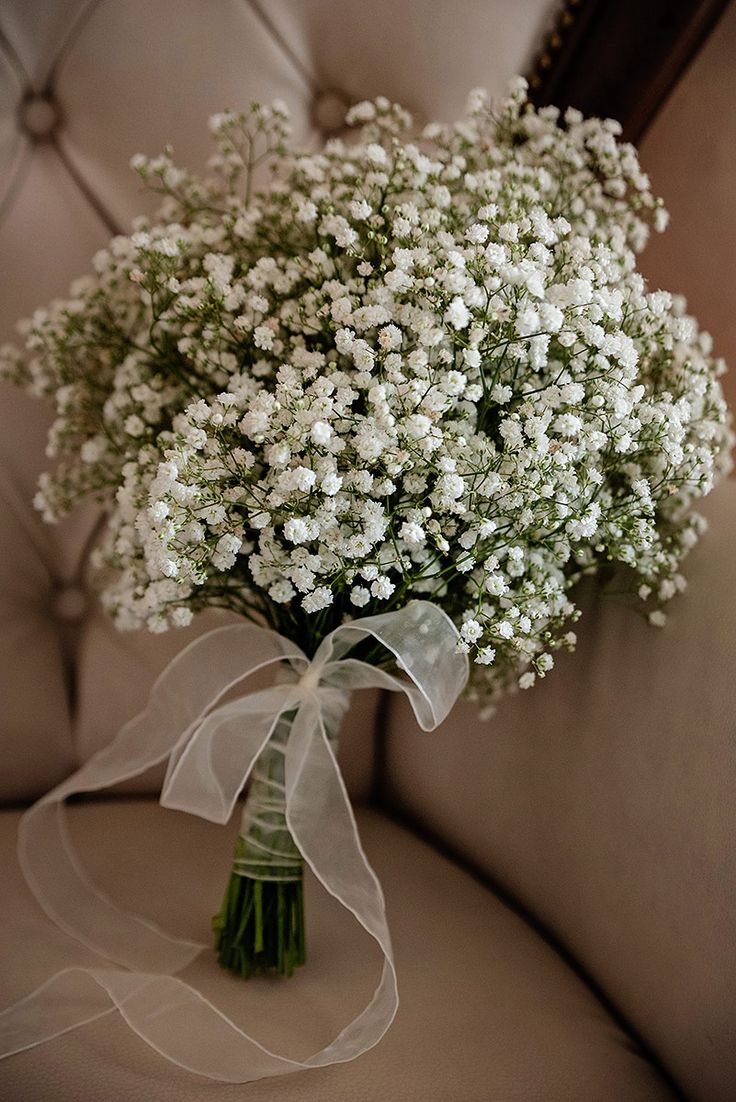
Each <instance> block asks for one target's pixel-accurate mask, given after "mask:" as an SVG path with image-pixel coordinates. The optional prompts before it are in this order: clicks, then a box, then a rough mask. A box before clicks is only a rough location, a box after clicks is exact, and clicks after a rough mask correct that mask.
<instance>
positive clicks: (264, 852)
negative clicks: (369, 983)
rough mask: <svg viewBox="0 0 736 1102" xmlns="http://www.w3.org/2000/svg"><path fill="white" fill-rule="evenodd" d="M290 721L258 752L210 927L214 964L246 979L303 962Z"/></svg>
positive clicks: (285, 971)
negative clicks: (288, 786) (291, 819)
mask: <svg viewBox="0 0 736 1102" xmlns="http://www.w3.org/2000/svg"><path fill="white" fill-rule="evenodd" d="M293 718H294V713H293V712H292V713H290V714H288V715H283V716H281V718H280V720H279V722H278V723H277V725H276V728H275V730H274V732H273V735H272V736H271V739H270V740H269V742H268V744H267V745H266V746H265V747H264V749H263V750H262V751H261V754H260V756H259V758H258V761H257V762H256V766H255V769H254V771H253V781H252V784H251V788H250V791H249V793H248V797H247V799H246V802H245V806H244V809H243V826H242V828H241V835H240V837H239V838H238V840H237V842H236V845H235V857H234V866H233V871H232V873H231V876H230V880H229V881H228V885H227V889H226V891H225V898H224V899H223V902H222V907H221V908H220V911H219V913H218V914H217V915H216V916H215V918H214V919H213V920H212V927H213V930H214V933H215V948H216V949H217V954H218V958H219V960H220V963H221V964H222V965H223V966H224V967H226V968H230V969H231V970H232V971H234V972H237V973H238V975H240V976H242V977H243V978H244V979H248V978H249V977H250V976H252V975H255V974H257V973H263V972H266V973H269V972H270V973H273V972H275V973H276V974H278V975H280V976H291V975H292V974H293V972H294V969H295V968H297V967H298V966H299V965H301V964H304V961H305V959H306V946H305V923H304V886H303V879H302V877H303V862H302V859H301V855H300V853H299V851H298V850H297V848H296V845H295V844H294V840H293V838H292V837H291V834H290V832H289V829H288V827H287V825H286V805H285V798H284V773H285V771H284V762H285V758H284V753H285V749H286V743H287V741H288V737H289V731H290V729H291V722H292V720H293Z"/></svg>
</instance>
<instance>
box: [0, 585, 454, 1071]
mask: <svg viewBox="0 0 736 1102" xmlns="http://www.w3.org/2000/svg"><path fill="white" fill-rule="evenodd" d="M369 637H370V638H373V639H374V640H375V642H376V643H378V644H380V645H381V646H382V647H384V648H386V649H387V650H388V651H390V652H391V653H392V654H393V655H394V657H395V659H396V664H397V666H398V667H399V669H400V670H401V671H403V675H402V676H396V675H394V674H391V673H388V672H387V671H385V670H382V669H378V668H377V667H375V666H372V665H369V664H368V663H366V662H363V661H360V660H358V659H355V658H351V657H346V655H348V654H349V652H350V650H352V648H353V647H354V646H355V645H356V643H358V642H360V641H361V640H364V639H367V638H369ZM456 643H457V632H456V629H455V627H454V625H453V624H452V622H451V621H450V620H449V618H448V617H447V616H446V615H445V613H444V612H442V611H441V610H440V609H439V608H437V607H436V606H435V605H432V604H430V603H429V602H426V601H415V602H412V603H411V604H409V605H407V606H406V607H405V608H404V609H401V610H399V611H398V612H392V613H386V614H384V615H380V616H373V617H366V618H364V619H362V620H358V621H354V622H351V623H348V624H344V625H342V626H341V627H338V628H337V629H336V630H335V631H333V632H332V633H331V634H330V635H329V636H328V637H327V638H326V639H325V640H324V641H323V642H322V644H321V645H320V647H319V648H318V650H317V653H316V654H315V656H314V658H313V660H312V661H311V662H310V661H309V659H308V658H307V656H306V655H305V654H304V653H303V652H302V651H301V650H300V649H299V648H298V647H297V646H296V645H295V644H294V643H292V642H291V641H289V640H287V639H284V638H283V637H282V636H279V635H278V634H277V633H276V632H274V631H269V630H268V629H265V628H260V627H257V626H255V625H253V624H248V623H242V624H235V625H232V626H229V627H224V628H219V629H217V630H215V631H213V632H210V633H209V634H208V635H205V636H202V637H201V638H200V639H197V640H195V642H194V643H191V644H190V645H189V646H188V647H187V648H186V649H185V650H184V651H182V653H181V654H180V655H179V656H178V657H177V658H175V659H174V661H173V662H172V663H171V664H170V665H169V666H168V667H167V669H166V670H165V671H164V672H163V674H162V675H161V677H160V678H159V679H158V681H157V682H156V684H155V685H154V687H153V689H152V692H151V696H150V699H149V703H148V705H147V707H146V709H145V710H144V711H143V712H142V713H141V714H140V715H139V716H137V717H136V718H135V719H133V720H131V722H130V723H128V724H126V725H125V726H124V727H123V728H122V730H121V731H120V732H119V734H118V736H117V737H116V738H115V739H114V740H113V742H112V743H111V744H110V746H109V747H106V748H105V749H104V750H102V751H100V752H99V753H98V754H96V755H95V756H94V757H93V758H91V759H90V761H89V762H88V763H87V764H86V765H84V766H83V767H82V768H81V769H80V770H78V771H77V773H75V774H74V775H73V776H72V777H70V778H68V779H67V780H66V781H64V782H63V784H61V785H59V786H58V787H57V788H56V789H54V790H53V791H52V792H50V793H49V794H48V795H46V796H44V797H43V798H42V799H41V800H39V802H38V803H37V804H35V805H34V806H33V807H32V808H31V809H30V810H29V811H28V812H26V814H25V815H24V817H23V819H22V821H21V827H20V831H19V846H18V849H19V859H20V863H21V867H22V869H23V872H24V874H25V876H26V879H27V881H28V883H29V886H30V887H31V890H32V891H33V893H34V895H35V896H36V899H37V900H38V902H39V904H40V905H41V906H42V907H43V909H44V910H45V911H46V913H47V914H48V915H49V917H50V918H51V919H52V920H53V921H54V922H56V924H57V925H58V926H60V927H61V928H62V929H64V930H66V932H67V933H69V934H71V935H72V936H73V937H75V938H77V939H78V940H79V941H81V942H82V943H83V944H85V945H86V946H87V947H88V948H91V949H93V950H94V951H95V952H97V953H99V954H101V955H102V956H103V957H105V958H106V959H107V960H108V961H115V962H117V963H118V964H122V965H123V966H124V967H125V968H127V969H129V971H119V970H118V971H116V970H114V969H109V968H99V969H85V968H68V969H65V970H64V971H63V972H60V973H58V974H57V975H56V976H54V977H52V978H51V979H50V980H49V981H47V983H45V984H44V985H42V987H40V988H38V989H37V990H36V991H34V992H33V993H32V994H31V995H29V996H28V997H27V998H26V999H23V1000H21V1002H19V1003H16V1004H15V1005H14V1006H11V1007H9V1008H8V1009H7V1010H6V1011H4V1012H3V1013H2V1014H0V1057H2V1056H9V1055H11V1054H12V1053H14V1052H19V1051H22V1050H23V1049H25V1048H29V1047H32V1046H33V1045H37V1044H40V1043H42V1042H43V1041H46V1040H50V1039H51V1038H52V1037H55V1036H58V1035H59V1033H62V1032H66V1031H67V1030H69V1029H71V1028H75V1027H76V1026H78V1025H82V1024H84V1023H85V1022H87V1021H91V1020H93V1019H94V1018H97V1017H100V1016H102V1015H104V1014H106V1013H108V1012H109V1011H110V1009H112V1007H116V1008H117V1009H118V1010H119V1011H120V1013H121V1014H122V1016H123V1017H124V1019H125V1021H126V1022H127V1023H128V1025H129V1026H130V1027H131V1029H133V1030H134V1031H135V1032H136V1033H137V1034H138V1035H139V1036H140V1037H141V1038H142V1039H143V1040H144V1041H146V1043H147V1044H149V1045H150V1046H151V1047H152V1048H154V1049H155V1050H156V1051H157V1052H159V1053H160V1054H161V1055H163V1056H165V1057H166V1058H167V1059H168V1060H170V1061H172V1062H173V1063H175V1064H177V1065H179V1066H180V1067H184V1068H187V1069H189V1070H191V1071H195V1072H197V1073H198V1074H200V1075H204V1076H207V1077H209V1078H211V1079H216V1080H222V1081H226V1082H238V1083H245V1082H249V1081H251V1080H254V1079H259V1078H263V1077H264V1076H271V1075H279V1074H283V1073H285V1072H289V1071H296V1070H298V1069H300V1068H308V1067H318V1066H325V1065H327V1064H331V1063H339V1062H343V1061H346V1060H352V1059H354V1058H355V1057H356V1056H359V1055H361V1053H363V1052H366V1051H367V1050H368V1049H369V1048H372V1047H373V1045H375V1044H377V1042H378V1041H379V1040H380V1039H381V1037H383V1035H384V1034H385V1032H386V1030H387V1029H388V1028H389V1026H390V1025H391V1022H392V1021H393V1018H394V1015H395V1013H396V1009H397V1007H398V993H397V985H396V971H395V967H394V961H393V952H392V948H391V938H390V934H389V930H388V925H387V922H386V914H385V906H384V899H383V893H382V891H381V887H380V884H379V882H378V879H377V877H376V875H375V873H374V872H373V870H372V868H371V867H370V864H369V863H368V860H367V858H366V856H365V853H364V852H363V849H362V846H361V844H360V839H359V836H358V831H357V827H356V823H355V818H354V816H353V811H352V807H351V805H350V799H349V797H348V794H347V790H346V788H345V783H344V781H343V778H342V775H341V773H340V769H339V766H338V763H337V759H336V757H335V750H334V747H333V746H332V744H331V741H330V738H329V737H328V730H330V729H336V727H337V723H338V722H339V719H340V717H341V715H342V712H343V711H344V710H345V707H346V706H347V701H348V694H349V692H350V691H351V690H352V689H354V688H367V687H379V688H383V689H389V690H391V691H394V692H403V693H405V695H406V696H407V697H408V698H409V700H410V702H411V705H412V708H413V709H414V712H415V714H416V716H417V720H418V722H419V724H420V726H422V727H423V728H424V729H425V730H430V729H432V728H433V727H435V726H436V725H437V724H438V723H440V722H441V721H442V719H444V717H445V716H446V715H447V714H448V712H449V710H450V708H451V707H452V705H453V703H454V701H455V699H456V698H457V696H458V695H459V693H460V691H461V690H462V688H463V686H464V684H465V681H466V680H467V659H466V657H465V655H462V654H460V653H458V651H457V648H456ZM284 664H286V666H287V669H288V670H289V671H290V675H289V679H288V680H287V681H286V682H285V683H281V684H277V685H275V686H273V687H272V688H270V689H265V690H261V691H258V692H254V693H250V694H246V695H243V696H240V697H237V698H236V699H234V700H229V701H227V702H226V703H224V704H221V703H220V701H221V700H222V699H223V697H225V696H226V695H227V694H228V693H229V692H231V690H232V689H233V688H234V687H235V686H236V685H237V684H238V683H239V682H241V681H243V680H244V679H246V678H248V677H250V676H252V675H253V674H255V673H256V672H257V671H259V670H261V669H264V668H266V667H268V666H270V665H274V666H275V665H279V666H281V667H283V666H284ZM286 712H289V713H291V712H293V713H294V715H293V719H292V722H291V730H290V734H289V738H288V741H287V743H286V748H285V766H286V768H285V776H286V792H285V800H286V820H287V823H288V826H289V830H290V832H291V834H292V836H293V839H294V842H295V843H296V846H297V847H298V849H299V852H300V853H301V854H302V856H303V858H304V860H305V861H306V862H307V864H308V865H309V867H310V868H311V869H312V871H313V873H314V874H315V876H316V877H317V879H318V880H319V881H320V883H321V884H322V885H323V886H324V887H325V889H326V890H327V891H328V892H330V894H332V895H333V896H335V898H336V899H338V900H339V901H340V903H341V904H342V905H343V906H344V907H345V908H346V909H347V910H349V911H350V912H351V913H352V914H353V915H354V916H355V918H356V919H357V920H358V922H359V923H360V924H361V925H362V926H363V928H364V929H365V930H366V931H367V933H369V934H370V935H371V937H373V938H374V939H375V940H376V941H377V943H378V944H379V946H380V948H381V951H382V953H383V958H384V963H383V970H382V975H381V979H380V982H379V984H378V987H377V988H376V991H375V993H374V995H373V998H372V999H371V1001H370V1003H369V1004H368V1005H367V1006H366V1007H365V1009H364V1010H363V1011H362V1012H361V1013H360V1014H359V1015H358V1017H357V1018H355V1019H354V1020H353V1021H352V1022H351V1023H350V1024H349V1025H347V1026H346V1027H345V1029H343V1030H342V1032H341V1033H340V1034H339V1036H338V1037H336V1038H335V1040H334V1041H332V1043H331V1044H329V1045H327V1047H326V1048H324V1049H322V1050H321V1051H320V1052H318V1053H316V1054H315V1055H314V1056H312V1057H310V1058H309V1059H308V1060H305V1061H296V1060H291V1059H289V1058H288V1057H284V1056H279V1055H277V1054H275V1053H272V1052H270V1051H269V1050H268V1049H267V1048H265V1047H264V1046H263V1045H261V1044H259V1043H258V1042H257V1041H255V1040H254V1039H253V1038H252V1037H250V1036H249V1035H248V1034H247V1033H245V1032H244V1031H243V1030H241V1029H239V1028H238V1027H237V1026H236V1025H235V1024H234V1023H233V1022H231V1021H230V1020H229V1019H228V1018H226V1017H225V1016H224V1015H223V1014H221V1013H220V1011H218V1010H217V1009H216V1007H214V1006H213V1005H212V1004H211V1003H210V1002H209V1001H208V1000H207V999H205V998H204V996H202V995H201V994H200V993H199V992H198V991H196V990H194V989H193V988H192V987H190V986H189V985H188V984H186V983H184V982H183V981H182V980H180V979H178V978H177V977H176V976H175V975H174V973H176V972H178V971H180V970H181V969H182V968H184V967H185V966H186V965H187V964H189V963H190V962H191V961H192V960H193V959H194V958H195V957H196V956H197V955H198V954H199V953H200V952H201V951H202V949H204V948H205V947H204V946H203V945H200V944H198V943H196V942H191V941H186V940H182V939H178V938H172V937H171V936H170V935H168V934H166V933H164V931H162V930H160V929H159V928H158V927H156V926H155V925H154V924H153V923H151V922H149V921H148V920H147V919H145V918H143V917H141V916H139V915H133V914H130V913H128V912H126V911H124V910H122V909H121V908H119V907H118V906H117V905H116V904H115V903H114V902H113V901H112V900H110V899H108V898H107V897H106V896H105V895H104V894H103V893H101V892H100V891H99V890H98V889H96V888H95V887H94V885H92V884H91V883H90V881H89V880H88V879H87V877H86V875H85V874H84V872H83V870H82V869H81V867H80V865H79V862H78V859H77V857H76V855H75V853H74V851H73V849H72V847H71V843H70V840H69V838H68V835H67V832H66V830H65V828H64V822H63V818H62V812H63V801H64V800H65V798H66V797H67V796H70V795H72V794H74V793H78V792H89V791H97V790H99V789H102V788H106V787H109V786H111V785H114V784H118V783H120V782H121V781H123V780H126V779H128V778H129V777H132V776H136V775H137V774H139V773H142V772H143V771H145V770H146V769H148V768H150V767H151V766H152V765H155V764H157V763H158V762H160V761H162V760H164V759H168V768H167V773H166V779H165V781H164V785H163V789H162V794H161V803H162V805H163V806H165V807H169V808H177V809H178V810H181V811H187V812H189V813H191V814H194V815H199V816H201V817H203V818H205V819H210V820H212V821H214V822H218V823H224V822H226V821H227V819H228V818H229V817H230V814H231V812H232V810H233V807H234V805H235V802H236V800H237V798H238V795H239V794H240V792H241V790H242V788H243V786H244V785H245V783H246V781H247V779H248V776H249V774H250V772H251V770H252V769H253V766H254V763H255V762H256V760H257V758H258V756H259V754H260V753H261V751H262V750H263V748H264V747H265V745H266V744H267V743H268V741H269V739H270V738H271V735H272V733H273V731H274V729H275V726H276V724H277V723H278V721H279V718H280V717H281V716H282V715H283V714H284V713H286ZM111 1002H112V1007H111V1005H110V1003H111ZM213 1054H216V1058H215V1057H213Z"/></svg>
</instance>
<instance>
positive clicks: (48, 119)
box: [18, 92, 61, 142]
mask: <svg viewBox="0 0 736 1102" xmlns="http://www.w3.org/2000/svg"><path fill="white" fill-rule="evenodd" d="M18 122H19V124H20V128H21V130H23V131H24V132H25V133H26V134H27V135H28V137H29V138H31V139H32V140H33V141H34V142H47V141H49V140H50V139H51V138H52V136H53V134H54V132H55V131H56V130H57V129H58V127H59V123H60V122H61V109H60V108H59V105H58V103H57V102H56V100H55V99H54V98H53V96H52V95H50V94H49V93H37V92H30V93H29V94H28V95H26V96H25V97H24V99H22V100H21V102H20V107H19V108H18Z"/></svg>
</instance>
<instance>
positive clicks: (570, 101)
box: [529, 0, 736, 142]
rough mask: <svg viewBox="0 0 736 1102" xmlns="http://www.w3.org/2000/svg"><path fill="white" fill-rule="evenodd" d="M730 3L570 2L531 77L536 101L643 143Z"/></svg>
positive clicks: (713, 0)
mask: <svg viewBox="0 0 736 1102" xmlns="http://www.w3.org/2000/svg"><path fill="white" fill-rule="evenodd" d="M729 2H730V0H567V2H566V3H565V4H564V6H563V7H562V8H561V11H560V14H559V16H558V18H557V23H556V25H555V27H554V29H553V30H552V32H551V33H550V34H549V35H548V36H547V39H546V42H545V45H544V47H543V49H542V50H541V52H540V54H539V56H538V57H537V59H536V62H535V64H534V66H533V69H532V72H531V73H530V75H529V82H530V95H531V98H532V101H533V102H534V103H536V104H537V105H538V106H541V105H542V104H548V103H552V104H555V105H556V106H557V107H562V108H564V107H568V106H572V107H578V108H579V109H580V110H581V111H582V112H583V113H584V114H585V115H597V116H602V117H608V118H614V119H618V120H619V122H620V123H621V124H622V126H623V129H624V137H625V138H626V140H628V141H632V142H638V141H639V140H640V139H641V137H642V135H643V134H644V132H645V130H646V129H647V127H648V126H649V124H650V123H651V122H652V120H653V118H654V116H655V115H656V114H657V112H658V111H659V109H660V108H661V106H662V105H663V103H664V102H665V100H666V99H667V97H668V95H669V94H670V92H671V91H672V89H673V87H674V86H675V84H676V83H677V81H678V80H679V79H680V77H681V76H682V74H683V72H684V71H685V69H686V68H687V66H688V65H689V64H690V62H691V61H692V59H693V58H694V57H695V55H696V54H697V52H698V50H699V49H700V48H701V46H702V45H703V43H704V42H705V40H706V39H707V38H708V36H709V34H710V33H711V32H712V30H713V28H714V27H715V25H716V23H717V22H718V20H719V18H720V17H721V15H723V12H724V11H725V10H726V8H727V7H728V4H729ZM735 64H736V59H735Z"/></svg>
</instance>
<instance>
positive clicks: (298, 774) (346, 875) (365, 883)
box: [286, 703, 399, 1067]
mask: <svg viewBox="0 0 736 1102" xmlns="http://www.w3.org/2000/svg"><path fill="white" fill-rule="evenodd" d="M286 821H287V823H288V826H289V829H290V831H291V834H292V836H293V838H294V841H295V842H296V844H297V847H298V848H299V851H300V852H301V854H302V857H303V858H304V860H305V861H306V862H307V864H308V865H309V867H310V868H311V870H312V872H313V873H314V875H315V876H316V877H317V879H318V880H319V882H320V883H321V884H322V886H323V887H324V888H325V889H326V890H327V891H328V892H329V893H330V895H333V896H334V897H335V898H336V899H337V900H338V901H339V902H340V903H342V905H343V907H345V908H346V909H347V910H348V911H350V912H351V913H352V914H353V915H354V916H355V918H356V919H357V920H358V922H359V923H360V925H361V926H362V927H363V929H364V930H366V932H367V933H369V934H370V935H371V937H372V938H374V939H375V941H376V942H377V943H378V945H379V947H380V949H381V952H382V953H383V958H384V962H383V970H382V974H381V979H380V981H379V984H378V986H377V988H376V990H375V992H374V994H373V997H372V999H371V1001H370V1003H369V1004H368V1005H367V1006H366V1007H365V1009H364V1010H363V1011H362V1012H361V1013H360V1014H359V1015H358V1016H357V1017H356V1018H354V1019H353V1021H352V1022H350V1024H349V1025H347V1026H346V1027H345V1029H343V1030H342V1032H341V1033H340V1034H339V1036H338V1037H336V1038H335V1040H334V1041H332V1043H331V1044H329V1045H328V1046H327V1047H326V1048H324V1049H322V1051H321V1052H318V1053H316V1054H315V1055H314V1056H312V1057H310V1058H309V1059H308V1060H307V1061H306V1065H307V1066H308V1067H321V1066H324V1065H326V1064H334V1063H343V1062H345V1061H347V1060H353V1059H355V1057H356V1056H360V1055H361V1054H362V1053H364V1052H367V1051H368V1050H369V1049H371V1048H373V1047H374V1046H375V1045H377V1044H378V1042H379V1041H380V1040H381V1038H382V1037H383V1036H384V1034H385V1033H386V1031H387V1030H388V1029H389V1028H390V1026H391V1023H392V1022H393V1020H394V1017H395V1016H396V1011H397V1009H398V1005H399V995H398V987H397V981H396V968H395V965H394V957H393V948H392V945H391V935H390V933H389V929H388V923H387V921H386V907H385V903H384V898H383V892H382V890H381V885H380V883H379V882H378V878H377V876H376V874H375V873H374V871H373V869H372V868H371V866H370V864H369V863H368V859H367V857H366V855H365V853H364V851H363V847H362V845H361V842H360V836H359V834H358V827H357V824H356V822H355V816H354V815H353V809H352V806H351V803H350V797H349V796H348V793H347V789H346V788H345V782H344V780H343V777H342V774H341V772H340V767H339V765H338V763H337V759H336V757H335V753H334V751H333V749H332V746H331V744H330V741H329V739H328V737H327V732H326V730H325V726H324V722H323V719H322V714H321V711H320V709H319V705H318V704H315V705H313V706H311V707H310V706H309V704H307V703H305V705H303V706H302V708H301V709H300V711H299V714H298V716H297V717H296V719H295V721H294V726H293V728H292V733H291V738H290V741H289V747H288V750H287V756H286Z"/></svg>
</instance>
